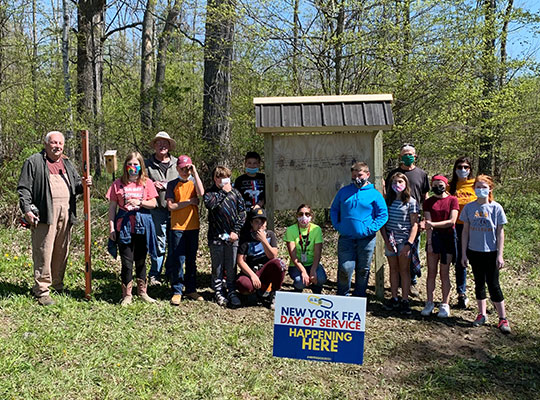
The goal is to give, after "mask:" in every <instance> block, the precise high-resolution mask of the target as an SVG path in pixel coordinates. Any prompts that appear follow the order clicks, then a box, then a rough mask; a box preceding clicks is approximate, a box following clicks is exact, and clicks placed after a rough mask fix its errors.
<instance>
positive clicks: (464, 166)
mask: <svg viewBox="0 0 540 400" xmlns="http://www.w3.org/2000/svg"><path fill="white" fill-rule="evenodd" d="M456 169H465V170H467V169H471V167H470V166H469V165H458V166H457V167H456Z"/></svg>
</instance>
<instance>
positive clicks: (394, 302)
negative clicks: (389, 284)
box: [383, 297, 399, 311]
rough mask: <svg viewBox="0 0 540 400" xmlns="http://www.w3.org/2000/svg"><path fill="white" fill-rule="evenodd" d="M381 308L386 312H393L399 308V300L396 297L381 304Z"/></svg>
mask: <svg viewBox="0 0 540 400" xmlns="http://www.w3.org/2000/svg"><path fill="white" fill-rule="evenodd" d="M383 308H384V309H385V310H386V311H395V310H397V309H398V308H399V299H398V298H397V297H392V298H391V299H390V300H388V301H387V302H386V303H384V304H383Z"/></svg>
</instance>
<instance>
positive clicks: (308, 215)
mask: <svg viewBox="0 0 540 400" xmlns="http://www.w3.org/2000/svg"><path fill="white" fill-rule="evenodd" d="M296 215H298V216H299V217H303V216H304V215H305V216H306V217H311V213H310V212H307V213H303V212H299V213H298V214H296Z"/></svg>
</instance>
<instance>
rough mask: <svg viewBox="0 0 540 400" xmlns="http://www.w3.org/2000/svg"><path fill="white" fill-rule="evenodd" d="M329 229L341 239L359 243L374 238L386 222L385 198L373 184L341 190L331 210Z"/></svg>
mask: <svg viewBox="0 0 540 400" xmlns="http://www.w3.org/2000/svg"><path fill="white" fill-rule="evenodd" d="M330 217H331V219H332V225H334V228H335V229H336V230H337V231H338V232H339V234H340V235H342V236H348V237H352V238H354V239H362V238H366V237H369V236H373V235H375V233H377V231H378V230H379V229H381V228H382V227H383V225H384V224H386V222H387V221H388V208H387V206H386V203H385V201H384V198H383V196H382V194H381V193H379V191H378V190H376V189H375V186H373V184H371V183H369V184H367V185H365V186H362V187H361V188H358V187H357V186H356V185H355V184H354V183H351V184H350V185H347V186H345V187H342V188H341V189H340V190H339V191H338V192H337V194H336V197H334V201H333V202H332V207H331V208H330Z"/></svg>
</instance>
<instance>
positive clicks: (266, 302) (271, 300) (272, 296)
mask: <svg viewBox="0 0 540 400" xmlns="http://www.w3.org/2000/svg"><path fill="white" fill-rule="evenodd" d="M265 294H267V295H263V296H262V298H261V303H262V305H263V306H264V307H266V308H269V309H271V310H274V309H275V308H276V292H274V291H271V292H266V293H265Z"/></svg>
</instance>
